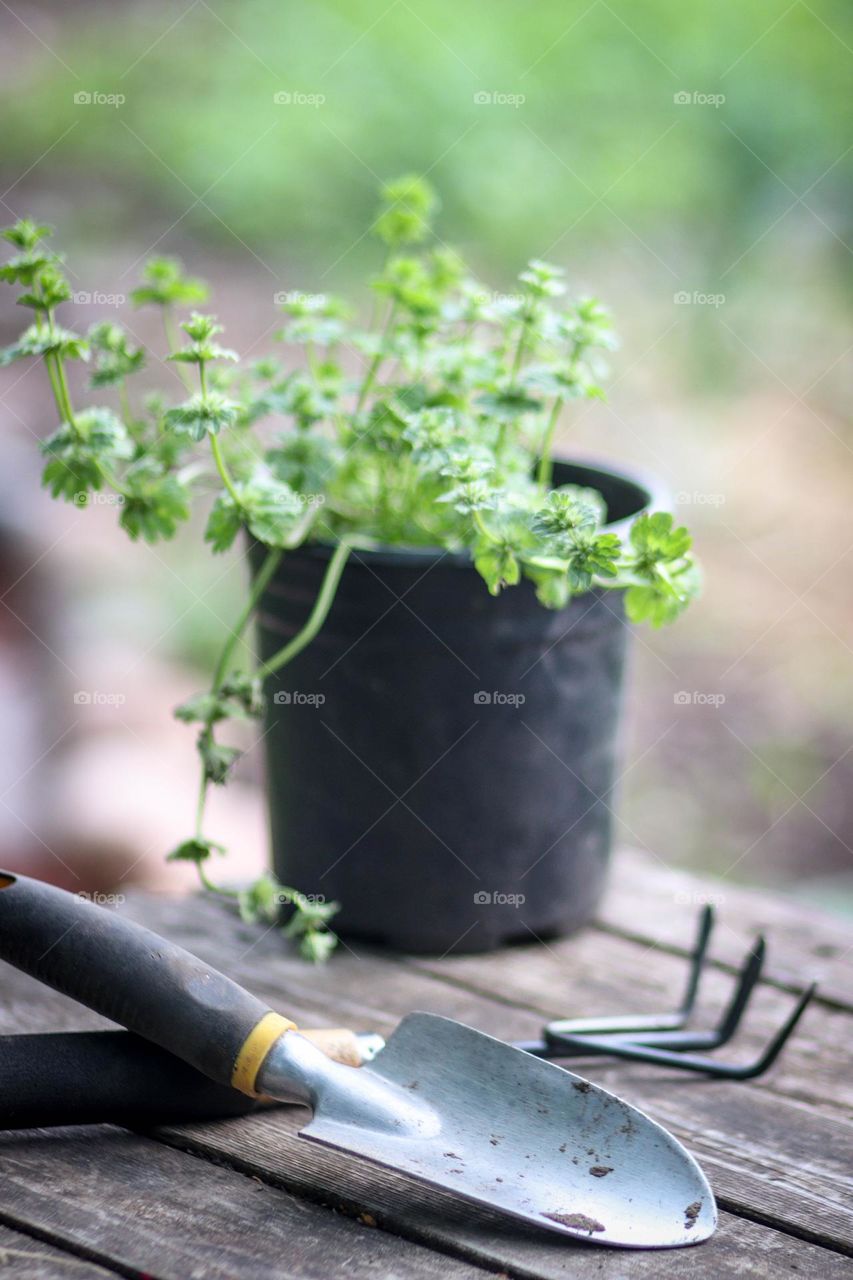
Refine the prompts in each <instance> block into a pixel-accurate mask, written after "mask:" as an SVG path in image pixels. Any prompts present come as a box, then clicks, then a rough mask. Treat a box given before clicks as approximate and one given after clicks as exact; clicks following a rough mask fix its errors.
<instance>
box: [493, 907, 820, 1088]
mask: <svg viewBox="0 0 853 1280" xmlns="http://www.w3.org/2000/svg"><path fill="white" fill-rule="evenodd" d="M713 926H714V912H713V908H712V907H711V906H706V907H704V908H703V910H702V912H701V914H700V917H699V928H698V932H697V936H696V942H695V944H694V947H693V952H692V954H691V958H690V967H689V970H688V977H687V987H686V990H685V993H684V996H683V998H682V1000H681V1003H680V1004H679V1005H678V1007H677V1008H676V1009H675V1010H674V1011H673V1012H671V1013H663V1014H622V1015H616V1016H608V1017H602V1018H557V1019H554V1020H553V1021H551V1022H549V1023H547V1024H546V1026H545V1027H544V1029H543V1032H542V1037H541V1039H539V1040H523V1041H517V1042H516V1047H517V1048H520V1049H524V1050H526V1052H527V1053H532V1054H534V1055H535V1056H536V1057H540V1058H547V1059H550V1060H566V1059H570V1058H586V1057H599V1056H605V1057H614V1058H627V1059H630V1060H632V1061H637V1062H650V1063H654V1064H656V1065H658V1066H665V1067H674V1068H676V1069H677V1070H679V1071H693V1072H698V1073H701V1074H703V1075H708V1076H713V1077H715V1078H717V1079H724V1080H750V1079H754V1078H755V1077H756V1076H760V1075H762V1074H763V1073H764V1072H765V1071H767V1070H768V1068H769V1067H771V1066H772V1065H773V1063H774V1062H775V1061H776V1059H777V1058H778V1056H779V1054H780V1053H781V1051H782V1049H783V1047H784V1045H785V1044H786V1042H787V1040H788V1039H789V1037H790V1036H791V1034H792V1033H793V1031H794V1028H795V1027H796V1026H797V1023H798V1022H799V1021H800V1018H801V1017H802V1015H803V1013H804V1012H805V1009H806V1007H807V1005H808V1004H809V1002H810V1001H811V999H812V997H813V995H814V993H815V991H816V990H817V984H816V983H811V984H810V985H809V986H808V987H807V988H806V989H805V990H804V991H803V992H802V993H801V995H800V997H799V999H798V1000H797V1002H796V1004H795V1005H794V1007H793V1009H792V1010H791V1012H790V1014H789V1015H788V1017H787V1018H786V1019H785V1021H784V1023H783V1024H782V1026H781V1027H780V1028H779V1030H778V1031H777V1032H776V1034H775V1035H774V1036H773V1037H772V1038H771V1040H770V1041H769V1043H768V1044H767V1045H766V1046H765V1048H764V1049H763V1050H762V1051H761V1052H760V1053H759V1054H758V1055H757V1057H755V1058H754V1059H752V1060H751V1061H748V1062H743V1063H732V1062H720V1061H719V1060H718V1059H715V1058H711V1057H708V1056H707V1055H705V1054H699V1053H695V1052H689V1051H691V1050H697V1049H717V1048H719V1047H720V1046H721V1045H724V1044H727V1043H728V1041H729V1040H731V1038H732V1036H733V1035H734V1033H735V1031H736V1030H737V1028H738V1027H739V1025H740V1022H741V1019H742V1018H743V1015H744V1011H745V1010H746V1007H747V1005H748V1003H749V999H750V996H751V995H752V992H753V989H754V988H755V985H756V983H757V982H758V980H759V978H760V976H761V971H762V968H763V965H764V957H765V953H766V949H767V948H766V942H765V939H764V937H763V935H761V934H759V936H758V937H757V938H756V940H755V942H754V943H753V945H752V947H751V948H750V950H749V952H748V953H747V956H746V959H745V960H744V962H743V964H742V966H741V968H740V970H739V973H738V979H737V982H736V984H735V988H734V991H733V992H732V996H731V999H730V1000H729V1003H728V1005H727V1007H726V1008H725V1010H724V1011H723V1013H722V1016H721V1017H720V1020H719V1021H718V1023H717V1025H716V1027H714V1028H712V1029H710V1030H708V1031H700V1030H689V1029H687V1023H688V1021H689V1019H690V1016H691V1014H692V1012H693V1009H694V1006H695V1003H696V996H697V994H698V990H699V983H700V979H701V975H702V971H703V969H704V965H705V960H706V957H707V950H708V943H709V940H710V936H711V932H712V930H713Z"/></svg>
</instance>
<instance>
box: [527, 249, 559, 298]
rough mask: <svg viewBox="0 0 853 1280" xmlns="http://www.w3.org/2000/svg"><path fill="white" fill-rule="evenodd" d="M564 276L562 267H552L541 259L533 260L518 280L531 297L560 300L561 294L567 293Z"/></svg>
mask: <svg viewBox="0 0 853 1280" xmlns="http://www.w3.org/2000/svg"><path fill="white" fill-rule="evenodd" d="M563 274H564V273H563V271H562V270H561V269H560V267H554V266H551V264H550V263H548V262H542V261H541V260H540V259H539V258H532V259H531V260H530V262H528V264H527V266H526V268H525V269H524V271H522V272H521V274H520V275H519V277H518V278H519V280H520V281H521V283H522V284H523V285H525V287H526V289H527V292H528V293H529V294H530V295H531V297H533V298H558V297H559V296H560V294H562V293H565V292H566V286H565V284H564V283H563Z"/></svg>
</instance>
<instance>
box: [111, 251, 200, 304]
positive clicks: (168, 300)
mask: <svg viewBox="0 0 853 1280" xmlns="http://www.w3.org/2000/svg"><path fill="white" fill-rule="evenodd" d="M207 295H208V288H207V285H206V284H205V283H204V282H203V281H202V280H195V279H192V278H190V277H189V276H185V275H184V273H183V267H182V266H181V263H180V262H179V261H178V259H177V258H149V259H148V261H147V262H146V263H145V266H144V267H143V269H142V284H141V285H139V287H138V288H136V289H134V290H133V291H132V292H131V295H130V300H131V302H132V303H133V305H134V306H135V307H142V306H145V305H146V304H149V303H150V304H153V305H154V306H158V307H168V306H186V305H187V304H189V303H191V302H204V300H205V298H206V297H207Z"/></svg>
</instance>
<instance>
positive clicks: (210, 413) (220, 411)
mask: <svg viewBox="0 0 853 1280" xmlns="http://www.w3.org/2000/svg"><path fill="white" fill-rule="evenodd" d="M239 414H240V405H239V404H237V402H236V401H234V400H229V399H228V398H227V397H226V396H224V395H221V394H220V392H218V391H209V392H208V393H207V395H206V396H203V395H201V394H199V395H194V396H192V397H191V398H190V399H189V400H187V401H185V402H184V404H181V405H178V406H177V407H176V408H174V409H167V410H166V413H165V414H164V415H163V421H164V423H165V425H166V426H167V427H168V428H169V430H170V431H174V432H176V433H177V434H178V435H183V436H189V437H190V438H191V439H192V440H203V439H204V437H205V436H206V435H212V436H215V435H218V433H219V432H220V431H222V430H223V429H224V428H225V427H228V426H230V425H231V424H232V423H233V422H235V421H236V419H237V418H238V417H239Z"/></svg>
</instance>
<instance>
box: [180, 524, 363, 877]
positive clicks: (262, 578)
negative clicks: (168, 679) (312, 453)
mask: <svg viewBox="0 0 853 1280" xmlns="http://www.w3.org/2000/svg"><path fill="white" fill-rule="evenodd" d="M351 550H352V547H351V546H350V544H349V543H348V542H346V541H341V542H339V543H338V545H337V546H336V547H335V550H334V552H333V554H332V558H331V559H330V561H329V564H328V567H327V569H326V572H325V575H324V577H323V582H322V584H321V586H320V591H319V594H318V596H317V599H316V601H315V603H314V608H313V609H312V610H311V616H310V617H309V619H308V621H307V622H306V623H305V626H304V627H303V628H302V630H301V631H299V632H298V633H297V634H296V635H295V636H294V637H293V639H292V640H291V641H290V642H289V643H288V644H286V645H284V647H283V648H281V649H279V651H278V652H277V653H275V654H273V656H272V657H271V658H270V659H269V660H268V661H267V662H265V663H264V664H263V665H262V666H261V667H259V668H258V672H257V676H258V679H259V680H261V681H264V680H265V679H266V678H267V676H269V675H272V673H273V672H274V671H278V670H279V669H280V668H281V667H283V666H285V665H286V664H287V663H288V662H290V660H291V659H292V658H295V657H296V655H297V654H298V653H301V651H302V650H303V649H304V648H305V646H306V645H307V644H310V642H311V641H312V640H313V639H314V637H315V635H316V634H317V632H318V631H319V630H320V628H321V627H322V625H323V623H324V622H325V620H326V617H327V615H328V613H329V610H330V608H331V607H332V601H333V600H334V598H335V592H336V591H337V589H338V583H339V582H340V580H341V574H342V573H343V571H344V566H345V564H346V562H347V559H348V557H349V554H350V551H351ZM281 554H282V553H281V552H280V551H278V550H276V549H273V550H271V551H270V552H269V553H268V555H267V557H266V559H265V560H264V563H263V565H262V566H261V568H260V570H259V571H258V573H257V575H256V577H255V580H254V582H253V584H252V589H251V591H250V593H249V599H248V601H247V602H246V605H245V607H244V609H243V611H242V613H241V614H240V617H239V618H238V620H237V622H236V624H235V626H234V629H233V630H232V632H231V634H230V635H229V637H228V639H227V640H226V642H225V646H224V648H223V650H222V653H221V655H220V657H219V661H218V663H217V664H216V671H215V673H214V677H213V684H212V687H211V692H212V693H218V691H219V689H220V688H221V686H222V683H223V681H224V679H225V676H226V674H227V670H228V663H229V661H230V657H231V654H232V653H233V650H234V646H235V644H236V643H237V640H238V639H239V637H240V635H241V633H242V631H243V630H244V628H245V626H246V623H247V622H248V620H249V618H250V617H251V615H252V613H253V612H254V610H255V608H256V606H257V603H258V600H259V599H260V597H261V594H262V593H263V591H264V589H265V587H266V586H267V583H268V582H269V580H270V578H271V577H272V575H273V574H274V573H275V570H276V568H277V567H278V563H279V561H280V559H281ZM205 731H207V732H208V733H210V732H211V726H210V725H207V726H205V728H203V729H202V732H205ZM208 786H209V780H208V779H207V777H206V776H205V772H204V766H202V771H201V781H200V783H199V790H198V799H197V801H196V819H195V836H196V839H197V840H201V839H203V838H204V836H203V832H204V811H205V806H206V803H207V791H208ZM196 866H197V867H198V874H199V879H200V880H201V883H202V885H203V887H204V888H205V889H210V890H212V891H213V892H215V893H222V894H225V895H226V896H231V897H233V896H234V894H233V893H232V892H231V891H230V890H228V889H223V888H221V887H220V886H218V885H215V884H214V883H213V882H212V881H211V880H209V879H208V877H207V875H206V873H205V871H204V868H203V866H202V863H201V862H197V863H196Z"/></svg>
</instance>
